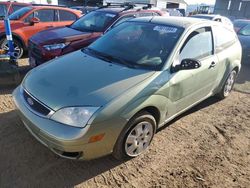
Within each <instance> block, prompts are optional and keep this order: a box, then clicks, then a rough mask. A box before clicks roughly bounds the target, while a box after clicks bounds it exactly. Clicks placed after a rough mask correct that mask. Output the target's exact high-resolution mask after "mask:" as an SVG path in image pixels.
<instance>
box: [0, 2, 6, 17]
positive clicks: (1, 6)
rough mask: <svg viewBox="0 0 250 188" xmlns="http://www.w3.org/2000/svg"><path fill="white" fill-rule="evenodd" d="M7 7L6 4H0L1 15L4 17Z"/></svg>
mask: <svg viewBox="0 0 250 188" xmlns="http://www.w3.org/2000/svg"><path fill="white" fill-rule="evenodd" d="M5 11H6V7H5V5H0V16H1V17H2V16H5V14H6V12H5Z"/></svg>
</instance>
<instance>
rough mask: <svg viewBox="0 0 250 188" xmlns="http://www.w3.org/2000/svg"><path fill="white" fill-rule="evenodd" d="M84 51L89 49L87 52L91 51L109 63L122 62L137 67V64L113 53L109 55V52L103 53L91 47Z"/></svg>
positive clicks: (130, 66)
mask: <svg viewBox="0 0 250 188" xmlns="http://www.w3.org/2000/svg"><path fill="white" fill-rule="evenodd" d="M83 50H84V51H85V50H87V52H90V53H91V54H93V55H95V56H96V57H98V58H100V59H102V60H104V61H107V62H109V63H118V64H122V65H125V66H127V67H129V68H136V66H135V65H133V64H131V63H128V62H127V61H126V60H123V59H121V58H118V57H114V56H112V55H108V54H105V53H102V52H98V51H96V50H93V49H91V48H85V49H83Z"/></svg>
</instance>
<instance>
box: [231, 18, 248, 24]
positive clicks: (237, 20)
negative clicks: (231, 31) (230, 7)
mask: <svg viewBox="0 0 250 188" xmlns="http://www.w3.org/2000/svg"><path fill="white" fill-rule="evenodd" d="M234 22H246V23H248V22H250V20H248V19H236V20H234Z"/></svg>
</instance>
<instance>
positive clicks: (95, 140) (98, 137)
mask: <svg viewBox="0 0 250 188" xmlns="http://www.w3.org/2000/svg"><path fill="white" fill-rule="evenodd" d="M104 135H105V133H102V134H98V135H95V136H91V137H90V138H89V143H93V142H98V141H101V140H102V139H103V137H104Z"/></svg>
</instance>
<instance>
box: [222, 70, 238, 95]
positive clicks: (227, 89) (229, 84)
mask: <svg viewBox="0 0 250 188" xmlns="http://www.w3.org/2000/svg"><path fill="white" fill-rule="evenodd" d="M236 77H237V72H236V71H235V70H233V71H232V72H231V73H230V74H229V76H228V78H227V80H226V82H225V84H224V86H223V87H222V89H221V91H220V92H219V93H218V96H219V98H221V99H224V98H226V97H228V96H229V95H230V93H231V91H232V89H233V86H234V83H235V80H236Z"/></svg>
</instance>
